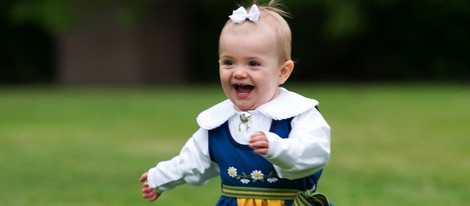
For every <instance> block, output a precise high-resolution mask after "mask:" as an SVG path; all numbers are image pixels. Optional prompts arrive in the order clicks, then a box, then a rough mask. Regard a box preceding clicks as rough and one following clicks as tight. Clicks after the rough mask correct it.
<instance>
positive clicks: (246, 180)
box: [240, 179, 250, 184]
mask: <svg viewBox="0 0 470 206" xmlns="http://www.w3.org/2000/svg"><path fill="white" fill-rule="evenodd" d="M240 182H242V183H243V184H248V183H250V180H249V179H241V180H240Z"/></svg>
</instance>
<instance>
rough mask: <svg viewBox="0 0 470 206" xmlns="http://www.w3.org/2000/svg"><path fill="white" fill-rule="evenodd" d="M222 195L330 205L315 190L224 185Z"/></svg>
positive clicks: (299, 205)
mask: <svg viewBox="0 0 470 206" xmlns="http://www.w3.org/2000/svg"><path fill="white" fill-rule="evenodd" d="M222 195H223V196H226V197H233V198H253V199H268V200H292V202H293V206H313V205H315V206H330V203H329V201H328V199H327V198H326V196H325V195H323V194H321V193H315V192H314V191H313V190H306V191H299V190H295V189H275V188H258V187H238V186H230V185H222Z"/></svg>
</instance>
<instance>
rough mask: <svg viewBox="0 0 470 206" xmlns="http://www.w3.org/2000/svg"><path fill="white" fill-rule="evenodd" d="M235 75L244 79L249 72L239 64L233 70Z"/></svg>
mask: <svg viewBox="0 0 470 206" xmlns="http://www.w3.org/2000/svg"><path fill="white" fill-rule="evenodd" d="M232 75H233V77H234V78H237V79H244V78H246V77H248V73H247V72H246V70H245V68H243V67H241V66H237V67H235V68H234V70H233V74H232Z"/></svg>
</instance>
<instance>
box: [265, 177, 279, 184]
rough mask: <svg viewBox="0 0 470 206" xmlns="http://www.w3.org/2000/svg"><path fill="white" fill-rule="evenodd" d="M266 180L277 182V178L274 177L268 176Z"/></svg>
mask: <svg viewBox="0 0 470 206" xmlns="http://www.w3.org/2000/svg"><path fill="white" fill-rule="evenodd" d="M266 180H267V181H268V182H269V183H275V182H277V178H275V177H270V178H268V179H266Z"/></svg>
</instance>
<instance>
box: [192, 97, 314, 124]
mask: <svg viewBox="0 0 470 206" xmlns="http://www.w3.org/2000/svg"><path fill="white" fill-rule="evenodd" d="M280 90H281V92H280V94H279V96H277V97H276V98H274V99H273V100H271V101H269V102H267V103H265V104H263V105H261V106H259V107H258V108H256V110H257V111H259V112H261V113H262V114H264V115H266V116H268V117H270V118H272V119H274V120H281V119H287V118H291V117H294V116H297V115H299V114H301V113H303V112H305V111H307V110H310V109H312V108H313V107H315V106H317V105H318V102H317V101H316V100H314V99H309V98H306V97H304V96H301V95H299V94H297V93H294V92H291V91H288V90H287V89H284V88H280ZM236 113H237V110H236V109H235V106H234V105H233V103H232V102H231V101H230V100H228V99H227V100H225V101H223V102H220V103H218V104H216V105H214V106H212V107H211V108H209V109H207V110H205V111H203V112H201V113H200V114H199V115H198V117H197V118H196V121H197V123H198V124H199V126H200V127H201V128H204V129H207V130H210V129H214V128H216V127H218V126H220V125H221V124H223V123H224V122H226V121H227V120H228V119H229V118H230V117H232V116H233V115H234V114H236Z"/></svg>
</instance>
